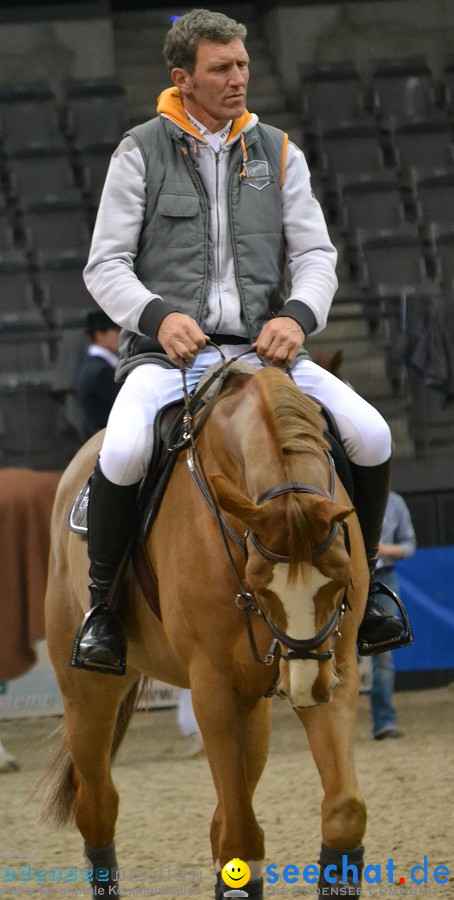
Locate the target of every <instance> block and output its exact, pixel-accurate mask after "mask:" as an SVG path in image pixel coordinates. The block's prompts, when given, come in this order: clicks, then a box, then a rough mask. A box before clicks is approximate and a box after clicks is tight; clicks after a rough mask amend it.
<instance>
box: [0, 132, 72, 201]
mask: <svg viewBox="0 0 454 900" xmlns="http://www.w3.org/2000/svg"><path fill="white" fill-rule="evenodd" d="M5 169H6V176H7V180H8V193H9V195H10V197H11V199H12V200H13V202H14V204H15V206H16V208H18V209H21V208H23V207H24V206H27V205H28V204H31V203H35V202H39V201H46V202H47V201H51V202H52V201H55V200H62V201H66V200H72V201H74V200H76V201H78V200H79V201H80V199H81V193H80V190H79V189H78V188H77V186H76V182H75V173H74V169H73V166H72V165H71V156H70V153H69V151H68V150H66V149H59V148H47V147H46V148H41V149H39V150H33V149H29V150H20V151H17V152H16V153H14V154H11V155H10V156H8V157H7V158H6V162H5Z"/></svg>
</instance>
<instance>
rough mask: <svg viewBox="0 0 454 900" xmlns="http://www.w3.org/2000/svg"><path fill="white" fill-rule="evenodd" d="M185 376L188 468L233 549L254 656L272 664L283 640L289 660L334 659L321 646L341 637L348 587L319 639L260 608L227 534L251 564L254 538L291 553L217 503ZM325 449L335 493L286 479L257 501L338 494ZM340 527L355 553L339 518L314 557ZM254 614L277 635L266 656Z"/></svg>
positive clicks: (264, 552)
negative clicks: (243, 526) (298, 633)
mask: <svg viewBox="0 0 454 900" xmlns="http://www.w3.org/2000/svg"><path fill="white" fill-rule="evenodd" d="M217 349H219V348H217ZM221 355H222V354H221ZM231 361H233V360H231ZM229 362H230V361H229ZM226 366H228V363H227V364H226ZM223 374H224V373H221V376H220V381H221V385H220V387H222V384H223V383H224V380H225V375H224V377H222V375H223ZM182 376H183V395H184V401H185V435H184V437H185V441H187V444H186V446H187V447H188V458H187V466H188V469H189V472H190V473H191V476H192V478H193V480H194V483H195V484H196V486H197V488H198V490H199V491H200V493H201V494H202V496H203V498H204V500H205V502H206V503H207V505H208V507H209V509H210V510H211V512H212V513H213V515H214V516H215V518H216V521H217V523H218V526H219V529H220V533H221V537H222V541H223V544H224V547H225V550H226V553H227V557H228V560H229V564H230V567H231V569H232V572H233V574H234V577H235V580H236V582H237V585H238V593H237V594H236V597H235V603H236V605H237V607H238V609H240V610H241V612H242V614H243V619H244V623H245V627H246V631H247V635H248V639H249V644H250V648H251V653H252V656H253V658H254V660H255V661H256V662H258V663H260V664H261V665H266V666H270V665H272V663H273V662H274V659H275V654H276V648H277V646H278V644H282V645H283V646H284V647H286V648H287V650H288V653H287V654H283V653H281V656H282V659H285V660H289V661H292V660H295V659H300V660H306V659H311V660H317V661H323V660H328V659H332V657H333V655H334V649H330V650H326V651H323V652H318V647H320V646H321V644H323V642H324V641H326V640H327V638H329V637H330V636H331V635H333V636H334V641H336V640H337V639H338V638H339V637H340V627H341V624H342V620H343V617H344V614H345V610H346V608H347V606H348V599H347V591H346V590H345V591H344V594H343V596H342V597H341V599H340V601H339V604H338V606H337V607H336V609H335V610H334V612H333V613H332V615H331V616H330V618H329V619H328V622H327V623H326V624H325V625H324V627H323V628H322V629H321V630H320V631H319V632H318V634H316V635H315V637H313V638H293V637H291V636H290V635H289V634H287V633H286V632H285V631H282V630H281V629H280V628H278V626H277V625H275V623H274V622H273V620H272V619H271V618H270V616H268V615H267V613H265V612H264V611H263V610H262V609H260V607H259V606H257V604H256V602H255V600H254V597H253V595H252V594H251V593H250V592H249V591H247V590H246V588H245V586H244V584H243V581H242V579H241V576H240V574H239V572H238V569H237V566H236V564H235V561H234V559H233V556H232V552H231V549H230V546H229V543H228V539H227V538H228V537H230V538H231V540H233V542H234V543H235V544H236V545H237V546H238V547H239V548H240V549H241V550H242V552H243V553H244V556H245V559H246V562H247V559H248V550H247V542H248V540H250V541H251V543H252V544H253V546H254V547H255V549H256V550H257V551H258V552H259V553H260V554H261V556H263V557H264V559H267V560H268V561H269V562H274V563H286V564H288V563H289V562H290V557H289V556H285V555H282V554H277V553H274V552H273V551H271V550H268V549H267V548H266V547H264V546H263V544H262V543H261V542H260V540H259V538H258V536H257V535H256V534H255V532H254V531H252V530H251V529H247V530H246V531H245V533H244V536H243V537H241V535H239V534H238V532H237V531H236V530H235V529H234V528H233V526H232V525H231V524H230V522H229V521H228V520H227V519H226V517H225V516H224V514H223V513H222V511H221V510H220V509H219V507H218V504H217V501H216V499H215V498H214V497H213V493H212V490H211V488H210V486H209V482H208V479H207V477H206V475H205V472H204V469H203V466H202V463H201V460H200V456H199V454H198V451H197V448H196V445H195V436H196V433H197V434H198V433H199V431H200V428H199V427H197V432H195V431H194V430H193V426H192V410H191V407H190V398H189V394H188V391H187V387H186V378H185V372H184V369H183V370H182ZM218 393H219V392H218V391H217V392H216V396H217V395H218ZM211 405H212V404H210V408H211ZM205 421H206V415H205V416H204V422H205ZM198 424H199V423H198ZM325 452H326V456H327V459H328V462H329V470H330V486H329V493H326V492H325V491H323V490H321V489H320V488H318V487H317V486H316V485H313V484H307V483H305V482H299V481H290V482H284V483H283V484H279V485H276V486H275V487H272V488H270V489H269V490H267V491H265V492H264V493H263V494H261V495H260V497H259V498H258V499H257V501H256V503H257V505H260V504H262V503H266V502H267V501H268V500H273V499H274V498H275V497H279V496H282V495H283V494H291V493H299V494H303V493H304V494H318V495H319V496H322V497H327V498H328V499H331V500H332V499H333V498H334V490H335V475H336V473H335V467H334V462H333V459H332V457H331V455H330V454H329V453H328V451H325ZM340 527H342V529H343V532H344V540H345V545H346V549H347V552H348V553H350V542H349V535H348V525H347V523H346V522H340V523H339V522H334V523H333V525H332V526H331V529H330V532H329V534H328V536H327V537H326V538H325V540H324V541H323V542H322V544H320V545H319V546H318V547H315V548H314V549H313V550H312V556H313V557H317V556H321V555H322V554H323V553H325V552H326V551H327V550H328V549H329V547H330V546H331V544H332V543H333V541H334V540H335V538H336V536H337V534H338V531H339V528H340ZM250 613H254V615H256V616H258V617H259V618H261V619H262V620H263V621H264V622H265V623H266V625H267V626H268V628H269V630H270V631H271V633H272V635H273V641H272V643H271V646H270V648H269V650H268V652H267V654H266V655H265V657H264V658H263V659H261V657H260V655H259V653H258V649H257V645H256V642H255V637H254V632H253V628H252V623H251V619H250Z"/></svg>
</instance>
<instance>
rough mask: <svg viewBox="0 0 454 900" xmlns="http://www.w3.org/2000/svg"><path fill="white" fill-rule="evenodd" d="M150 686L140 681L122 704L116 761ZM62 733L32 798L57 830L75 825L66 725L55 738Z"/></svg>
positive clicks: (43, 818) (115, 737)
mask: <svg viewBox="0 0 454 900" xmlns="http://www.w3.org/2000/svg"><path fill="white" fill-rule="evenodd" d="M147 684H148V679H143V680H138V681H136V682H135V684H133V686H132V688H131V689H130V691H129V693H128V694H127V695H126V697H125V698H124V699H123V700H122V702H121V705H120V707H119V710H118V713H117V719H116V722H115V730H114V734H113V739H112V750H111V758H112V759H114V758H115V756H116V754H117V752H118V750H119V747H120V745H121V742H122V741H123V738H124V736H125V734H126V731H127V728H128V725H129V722H130V721H131V717H132V714H133V712H134V710H135V709H136V707H137V705H138V703H139V701H140V699H141V698H142V696H143V694H144V691H145V688H146V687H147ZM58 732H60V735H59V740H58V743H57V746H56V747H55V749H54V751H53V754H52V757H51V758H50V760H49V762H48V764H47V767H46V769H45V771H44V772H43V774H42V775H41V777H40V778H39V780H38V782H37V784H36V786H35V788H34V789H33V791H32V793H31V796H32V797H35V796H38V797H39V798H40V800H41V803H42V807H41V816H40V818H41V821H43V822H49V823H51V824H53V825H54V826H56V827H57V828H62V827H63V826H64V825H70V824H73V823H74V813H75V809H74V797H75V789H76V782H75V778H74V761H73V758H72V756H71V753H70V750H69V747H68V744H67V741H66V733H65V730H64V725H63V724H62V725H60V726H59V727H58V728H57V730H56V731H55V732H54V735H56V734H57V733H58ZM51 737H53V736H51Z"/></svg>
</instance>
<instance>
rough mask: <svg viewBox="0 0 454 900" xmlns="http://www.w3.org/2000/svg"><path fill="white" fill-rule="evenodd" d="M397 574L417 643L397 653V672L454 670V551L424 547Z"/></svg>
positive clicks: (405, 560)
mask: <svg viewBox="0 0 454 900" xmlns="http://www.w3.org/2000/svg"><path fill="white" fill-rule="evenodd" d="M396 571H397V574H398V577H399V581H400V588H401V597H402V600H403V602H404V604H405V608H406V610H407V612H408V616H409V619H410V622H411V625H412V628H413V633H414V637H415V643H414V644H413V646H412V647H404V648H402V649H401V650H398V651H397V652H396V653H394V665H395V668H396V671H397V672H417V671H421V670H428V669H431V670H434V669H454V547H452V546H449V547H424V548H421V549H418V550H417V551H416V553H415V555H414V556H413V557H411V559H404V560H401V561H400V562H399V563H398V564H397V566H396Z"/></svg>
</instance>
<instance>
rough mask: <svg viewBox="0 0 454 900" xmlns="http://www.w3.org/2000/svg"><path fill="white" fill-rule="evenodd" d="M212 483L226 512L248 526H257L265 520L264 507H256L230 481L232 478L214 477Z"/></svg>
mask: <svg viewBox="0 0 454 900" xmlns="http://www.w3.org/2000/svg"><path fill="white" fill-rule="evenodd" d="M211 483H212V485H213V487H214V490H215V491H216V496H217V498H218V501H219V504H220V506H221V507H222V509H224V510H225V512H229V513H232V516H236V517H237V518H238V519H241V521H242V522H245V523H246V524H248V525H253V524H255V525H257V524H258V522H259V521H260V520H262V519H263V507H262V506H256V504H255V503H253V502H252V500H250V499H249V497H247V496H246V494H243V493H242V492H241V491H240V490H239V489H238V488H237V486H236V484H235V483H234V482H233V481H230V478H226V477H225V475H212V476H211Z"/></svg>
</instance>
